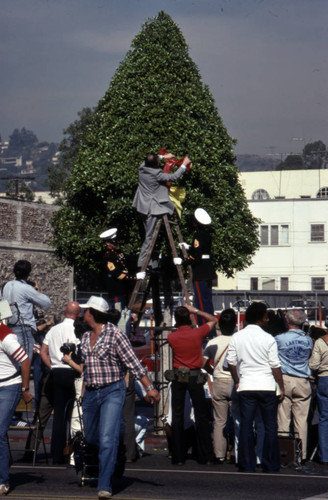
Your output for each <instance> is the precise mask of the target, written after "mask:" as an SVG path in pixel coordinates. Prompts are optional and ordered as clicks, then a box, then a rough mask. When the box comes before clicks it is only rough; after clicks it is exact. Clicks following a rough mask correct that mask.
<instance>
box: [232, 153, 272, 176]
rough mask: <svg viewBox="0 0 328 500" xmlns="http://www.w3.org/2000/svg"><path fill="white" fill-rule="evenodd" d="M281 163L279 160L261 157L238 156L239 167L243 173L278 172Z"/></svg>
mask: <svg viewBox="0 0 328 500" xmlns="http://www.w3.org/2000/svg"><path fill="white" fill-rule="evenodd" d="M279 163H281V160H280V159H278V158H268V157H267V156H259V155H237V166H238V168H239V170H240V171H241V172H259V171H268V170H276V168H277V165H279Z"/></svg>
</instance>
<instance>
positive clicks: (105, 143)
mask: <svg viewBox="0 0 328 500" xmlns="http://www.w3.org/2000/svg"><path fill="white" fill-rule="evenodd" d="M232 145H233V140H232V139H231V137H229V135H228V133H227V131H226V128H225V126H224V124H223V122H222V120H221V118H220V116H219V114H218V111H217V109H216V107H215V103H214V99H213V97H212V95H211V93H210V91H209V89H208V87H207V86H206V85H203V83H202V80H201V77H200V74H199V71H198V69H197V66H196V65H195V63H194V62H193V61H192V59H191V58H190V56H189V55H188V47H187V45H186V42H185V40H184V37H183V35H182V33H181V31H180V29H179V28H178V26H177V25H176V24H175V23H174V22H173V21H172V19H171V18H170V16H168V15H167V14H166V13H164V12H160V13H159V14H158V15H157V16H156V17H154V18H153V19H150V20H148V21H147V22H146V23H145V24H144V25H143V27H142V29H141V31H140V33H138V35H137V36H136V37H135V39H134V40H133V42H132V49H131V50H130V51H128V53H127V54H126V57H125V59H124V61H123V62H122V63H121V64H120V66H119V68H118V70H117V71H116V74H115V75H114V77H113V79H112V81H111V83H110V86H109V89H108V91H107V92H106V94H105V96H104V97H103V98H102V99H101V100H100V102H99V103H98V106H97V108H96V110H95V114H94V118H93V121H92V123H91V124H90V125H88V129H87V131H86V133H85V134H84V140H83V144H82V146H81V149H80V151H79V154H78V156H77V161H76V164H75V166H74V168H73V171H72V174H71V176H70V178H69V180H68V182H67V186H66V202H65V203H64V204H63V206H62V207H61V209H60V210H59V212H58V213H57V214H56V216H55V218H54V227H55V238H54V243H55V246H56V248H57V253H58V254H59V256H61V257H62V258H64V259H65V260H66V261H67V262H68V263H70V264H75V265H76V266H77V267H78V268H83V267H85V266H87V267H89V268H92V266H93V265H94V262H96V261H97V253H98V252H100V251H101V242H100V241H99V238H98V235H99V233H100V232H101V231H103V230H104V229H106V228H108V227H111V226H115V227H118V228H119V232H120V237H121V240H122V241H123V242H125V243H124V244H123V245H121V246H123V249H125V251H130V252H131V251H134V252H138V251H139V249H140V245H141V237H140V234H139V233H140V230H139V229H140V228H139V225H138V222H137V221H138V219H137V214H136V213H135V212H134V210H133V209H132V206H131V205H132V199H133V196H134V193H135V191H136V188H137V183H138V167H139V165H140V163H141V162H142V160H143V158H144V157H145V156H146V154H147V153H149V152H153V151H155V152H156V151H158V150H160V149H161V148H162V147H165V148H166V149H167V151H169V152H173V153H175V154H176V155H177V156H178V157H179V156H183V155H185V154H188V156H189V157H190V158H191V159H192V160H193V168H192V170H191V172H190V174H189V176H187V175H186V176H184V180H183V182H184V185H185V187H186V191H187V199H186V201H185V203H184V205H183V215H182V222H181V226H182V231H183V234H184V236H185V238H186V240H188V239H190V238H191V235H192V232H193V230H192V227H191V226H190V224H189V225H188V222H187V221H188V215H190V214H192V213H193V211H194V210H195V208H197V207H203V208H205V209H206V210H207V211H208V212H209V213H210V215H211V217H212V220H213V224H212V229H213V232H214V233H215V234H214V235H213V243H214V245H213V258H214V262H215V265H216V268H217V269H219V270H221V271H223V272H225V273H226V274H227V275H231V274H232V273H233V272H234V270H241V269H243V268H245V267H247V265H249V264H250V262H251V256H252V255H253V254H254V252H255V250H256V248H257V245H258V236H257V221H256V219H254V218H253V216H252V215H251V213H250V211H249V209H248V205H247V201H246V199H245V196H244V192H243V190H242V188H241V186H240V184H239V181H238V169H237V167H236V166H235V165H234V161H235V158H234V153H233V149H232Z"/></svg>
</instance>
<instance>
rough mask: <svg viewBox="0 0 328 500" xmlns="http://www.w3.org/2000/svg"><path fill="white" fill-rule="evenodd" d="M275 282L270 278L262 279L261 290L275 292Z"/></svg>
mask: <svg viewBox="0 0 328 500" xmlns="http://www.w3.org/2000/svg"><path fill="white" fill-rule="evenodd" d="M275 288H276V281H275V280H274V279H271V278H264V279H263V280H262V290H275Z"/></svg>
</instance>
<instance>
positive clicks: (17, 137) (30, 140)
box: [6, 128, 38, 159]
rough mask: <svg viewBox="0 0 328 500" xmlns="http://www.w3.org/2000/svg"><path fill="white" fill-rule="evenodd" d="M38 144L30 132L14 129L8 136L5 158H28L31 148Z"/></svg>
mask: <svg viewBox="0 0 328 500" xmlns="http://www.w3.org/2000/svg"><path fill="white" fill-rule="evenodd" d="M37 142H38V138H37V136H36V135H35V134H34V132H32V131H31V130H26V129H25V128H22V129H21V130H18V128H16V129H15V130H14V131H13V133H12V134H11V135H10V136H9V147H8V150H7V152H6V156H7V157H10V156H20V155H21V156H23V158H24V159H25V157H28V156H29V154H30V152H31V150H32V148H33V146H34V145H35V144H36V143H37Z"/></svg>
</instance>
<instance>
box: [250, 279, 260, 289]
mask: <svg viewBox="0 0 328 500" xmlns="http://www.w3.org/2000/svg"><path fill="white" fill-rule="evenodd" d="M258 289H259V279H258V278H251V290H258Z"/></svg>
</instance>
